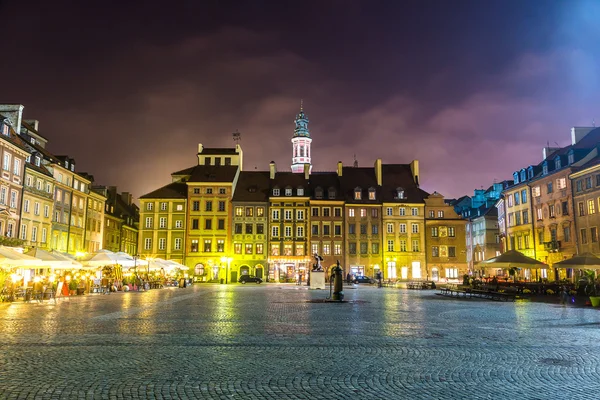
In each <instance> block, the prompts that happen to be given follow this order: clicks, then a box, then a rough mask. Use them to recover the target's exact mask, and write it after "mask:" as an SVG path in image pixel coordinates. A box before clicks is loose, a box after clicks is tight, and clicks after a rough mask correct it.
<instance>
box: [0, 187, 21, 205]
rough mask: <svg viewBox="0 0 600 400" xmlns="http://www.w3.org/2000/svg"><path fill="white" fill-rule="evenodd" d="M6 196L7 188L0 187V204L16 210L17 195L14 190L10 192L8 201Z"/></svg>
mask: <svg viewBox="0 0 600 400" xmlns="http://www.w3.org/2000/svg"><path fill="white" fill-rule="evenodd" d="M7 196H8V188H7V187H6V186H2V187H0V204H2V205H5V206H6V205H9V206H10V208H17V200H18V198H19V193H18V192H17V191H16V190H11V191H10V199H8V198H7ZM7 201H10V204H9V203H7Z"/></svg>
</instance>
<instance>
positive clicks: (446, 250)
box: [431, 246, 456, 258]
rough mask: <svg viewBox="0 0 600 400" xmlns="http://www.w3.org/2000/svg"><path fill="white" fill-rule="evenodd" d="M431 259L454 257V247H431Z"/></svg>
mask: <svg viewBox="0 0 600 400" xmlns="http://www.w3.org/2000/svg"><path fill="white" fill-rule="evenodd" d="M431 256H432V257H450V258H452V257H456V247H454V246H431Z"/></svg>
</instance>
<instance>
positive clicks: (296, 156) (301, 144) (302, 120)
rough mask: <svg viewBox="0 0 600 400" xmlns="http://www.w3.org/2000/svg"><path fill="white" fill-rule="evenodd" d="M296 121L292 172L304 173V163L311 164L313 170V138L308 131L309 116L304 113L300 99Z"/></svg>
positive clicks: (293, 138)
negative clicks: (311, 149) (311, 145)
mask: <svg viewBox="0 0 600 400" xmlns="http://www.w3.org/2000/svg"><path fill="white" fill-rule="evenodd" d="M294 123H295V124H296V128H295V129H294V136H293V137H292V147H293V154H292V172H296V173H304V164H309V166H310V170H312V164H311V163H310V159H311V151H310V144H311V142H312V139H311V138H310V132H309V131H308V118H307V117H306V114H304V107H303V104H302V101H300V112H299V113H298V115H296V119H295V120H294Z"/></svg>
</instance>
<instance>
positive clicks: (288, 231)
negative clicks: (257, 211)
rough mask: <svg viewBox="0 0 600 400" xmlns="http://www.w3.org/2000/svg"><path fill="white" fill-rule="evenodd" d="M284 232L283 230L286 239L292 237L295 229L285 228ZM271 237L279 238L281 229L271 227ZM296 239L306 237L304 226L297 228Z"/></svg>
mask: <svg viewBox="0 0 600 400" xmlns="http://www.w3.org/2000/svg"><path fill="white" fill-rule="evenodd" d="M282 230H283V236H284V237H292V232H293V229H292V227H291V226H284V227H283V229H282ZM271 237H274V238H277V237H279V227H278V226H272V227H271ZM296 237H300V238H301V237H304V227H303V226H297V227H296Z"/></svg>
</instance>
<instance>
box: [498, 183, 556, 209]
mask: <svg viewBox="0 0 600 400" xmlns="http://www.w3.org/2000/svg"><path fill="white" fill-rule="evenodd" d="M555 185H556V186H555ZM566 187H567V178H558V179H556V181H555V182H553V181H550V182H548V183H547V184H546V194H551V193H554V189H555V188H556V190H562V189H565V188H566ZM523 192H525V191H523ZM515 194H516V193H515ZM541 195H542V188H541V187H540V186H534V187H532V188H531V196H532V197H540V196H541ZM517 200H518V199H517V197H515V204H519V203H518V201H517ZM525 203H527V201H526V200H525V201H523V204H525ZM510 205H511V204H510V198H509V206H510Z"/></svg>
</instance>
